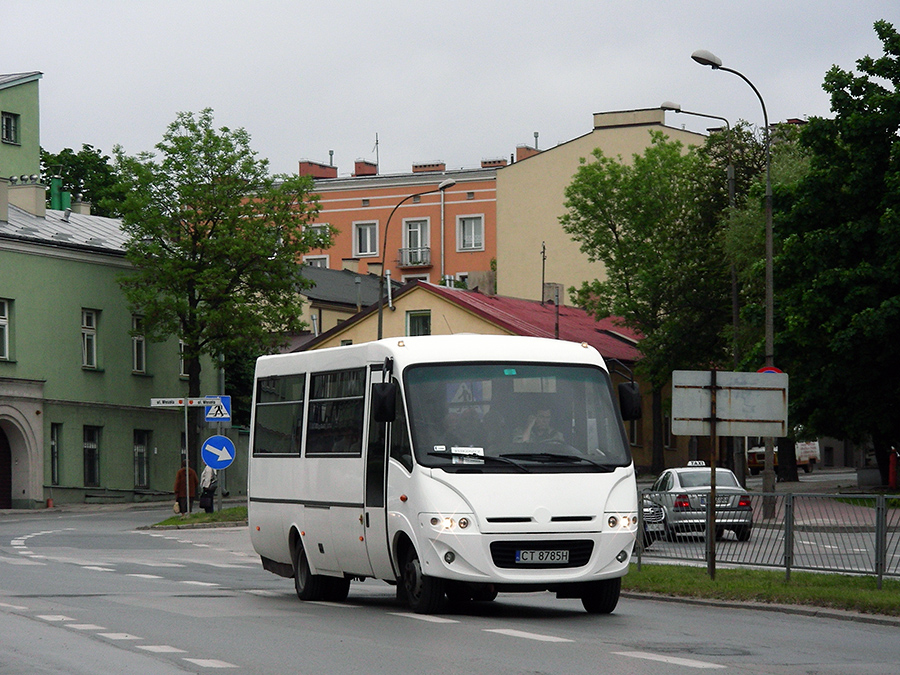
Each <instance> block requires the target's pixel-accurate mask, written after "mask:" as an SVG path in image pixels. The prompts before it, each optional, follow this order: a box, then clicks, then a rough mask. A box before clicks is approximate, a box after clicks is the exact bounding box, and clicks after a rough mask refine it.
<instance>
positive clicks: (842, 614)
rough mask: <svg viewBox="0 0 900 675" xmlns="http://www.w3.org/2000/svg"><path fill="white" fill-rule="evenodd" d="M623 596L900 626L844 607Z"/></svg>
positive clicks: (894, 619) (624, 593) (635, 594)
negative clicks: (831, 607) (830, 607)
mask: <svg viewBox="0 0 900 675" xmlns="http://www.w3.org/2000/svg"><path fill="white" fill-rule="evenodd" d="M621 595H622V597H623V598H628V599H629V600H658V601H661V602H678V603H683V604H688V605H701V606H707V607H724V608H728V609H752V610H756V611H763V612H781V613H783V614H794V615H796V616H811V617H817V618H820V619H835V620H837V621H855V622H857V623H868V624H875V625H879V626H893V627H896V628H900V617H894V616H887V615H885V614H863V613H862V612H853V611H850V610H842V609H827V608H822V607H813V606H804V605H778V604H774V603H766V602H738V601H731V600H711V599H705V598H687V597H678V596H674V595H662V594H658V593H638V592H634V591H622V594H621Z"/></svg>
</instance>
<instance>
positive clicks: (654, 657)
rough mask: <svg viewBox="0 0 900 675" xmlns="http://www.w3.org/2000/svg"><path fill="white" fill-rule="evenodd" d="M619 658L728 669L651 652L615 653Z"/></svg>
mask: <svg viewBox="0 0 900 675" xmlns="http://www.w3.org/2000/svg"><path fill="white" fill-rule="evenodd" d="M613 654H617V655H619V656H630V657H632V658H635V659H646V660H647V661H659V662H661V663H671V664H672V665H673V666H684V667H685V668H701V669H711V668H727V667H728V666H723V665H721V664H719V663H709V662H708V661H695V660H693V659H680V658H678V657H677V656H665V655H664V654H651V653H649V652H613Z"/></svg>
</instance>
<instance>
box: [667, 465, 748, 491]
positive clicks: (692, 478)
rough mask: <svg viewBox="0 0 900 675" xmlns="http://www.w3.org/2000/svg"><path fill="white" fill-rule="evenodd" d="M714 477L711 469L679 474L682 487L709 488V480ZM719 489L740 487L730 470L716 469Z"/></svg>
mask: <svg viewBox="0 0 900 675" xmlns="http://www.w3.org/2000/svg"><path fill="white" fill-rule="evenodd" d="M711 476H712V471H711V470H710V469H697V470H695V471H682V472H680V473H679V474H678V478H679V480H680V481H681V487H684V488H695V487H709V479H710V477H711ZM716 486H717V487H740V485H739V484H738V482H737V478H735V475H734V474H733V473H731V471H729V470H728V469H716Z"/></svg>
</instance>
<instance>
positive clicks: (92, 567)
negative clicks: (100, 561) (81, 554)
mask: <svg viewBox="0 0 900 675" xmlns="http://www.w3.org/2000/svg"><path fill="white" fill-rule="evenodd" d="M81 569H83V570H94V571H95V572H113V571H115V570H111V569H109V568H108V567H100V566H99V565H82V566H81Z"/></svg>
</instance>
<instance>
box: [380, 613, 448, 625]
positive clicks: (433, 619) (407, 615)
mask: <svg viewBox="0 0 900 675" xmlns="http://www.w3.org/2000/svg"><path fill="white" fill-rule="evenodd" d="M388 613H389V614H393V615H394V616H402V617H405V618H407V619H417V620H419V621H428V622H430V623H459V621H457V620H456V619H445V618H444V617H442V616H429V615H427V614H412V613H410V612H388Z"/></svg>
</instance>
